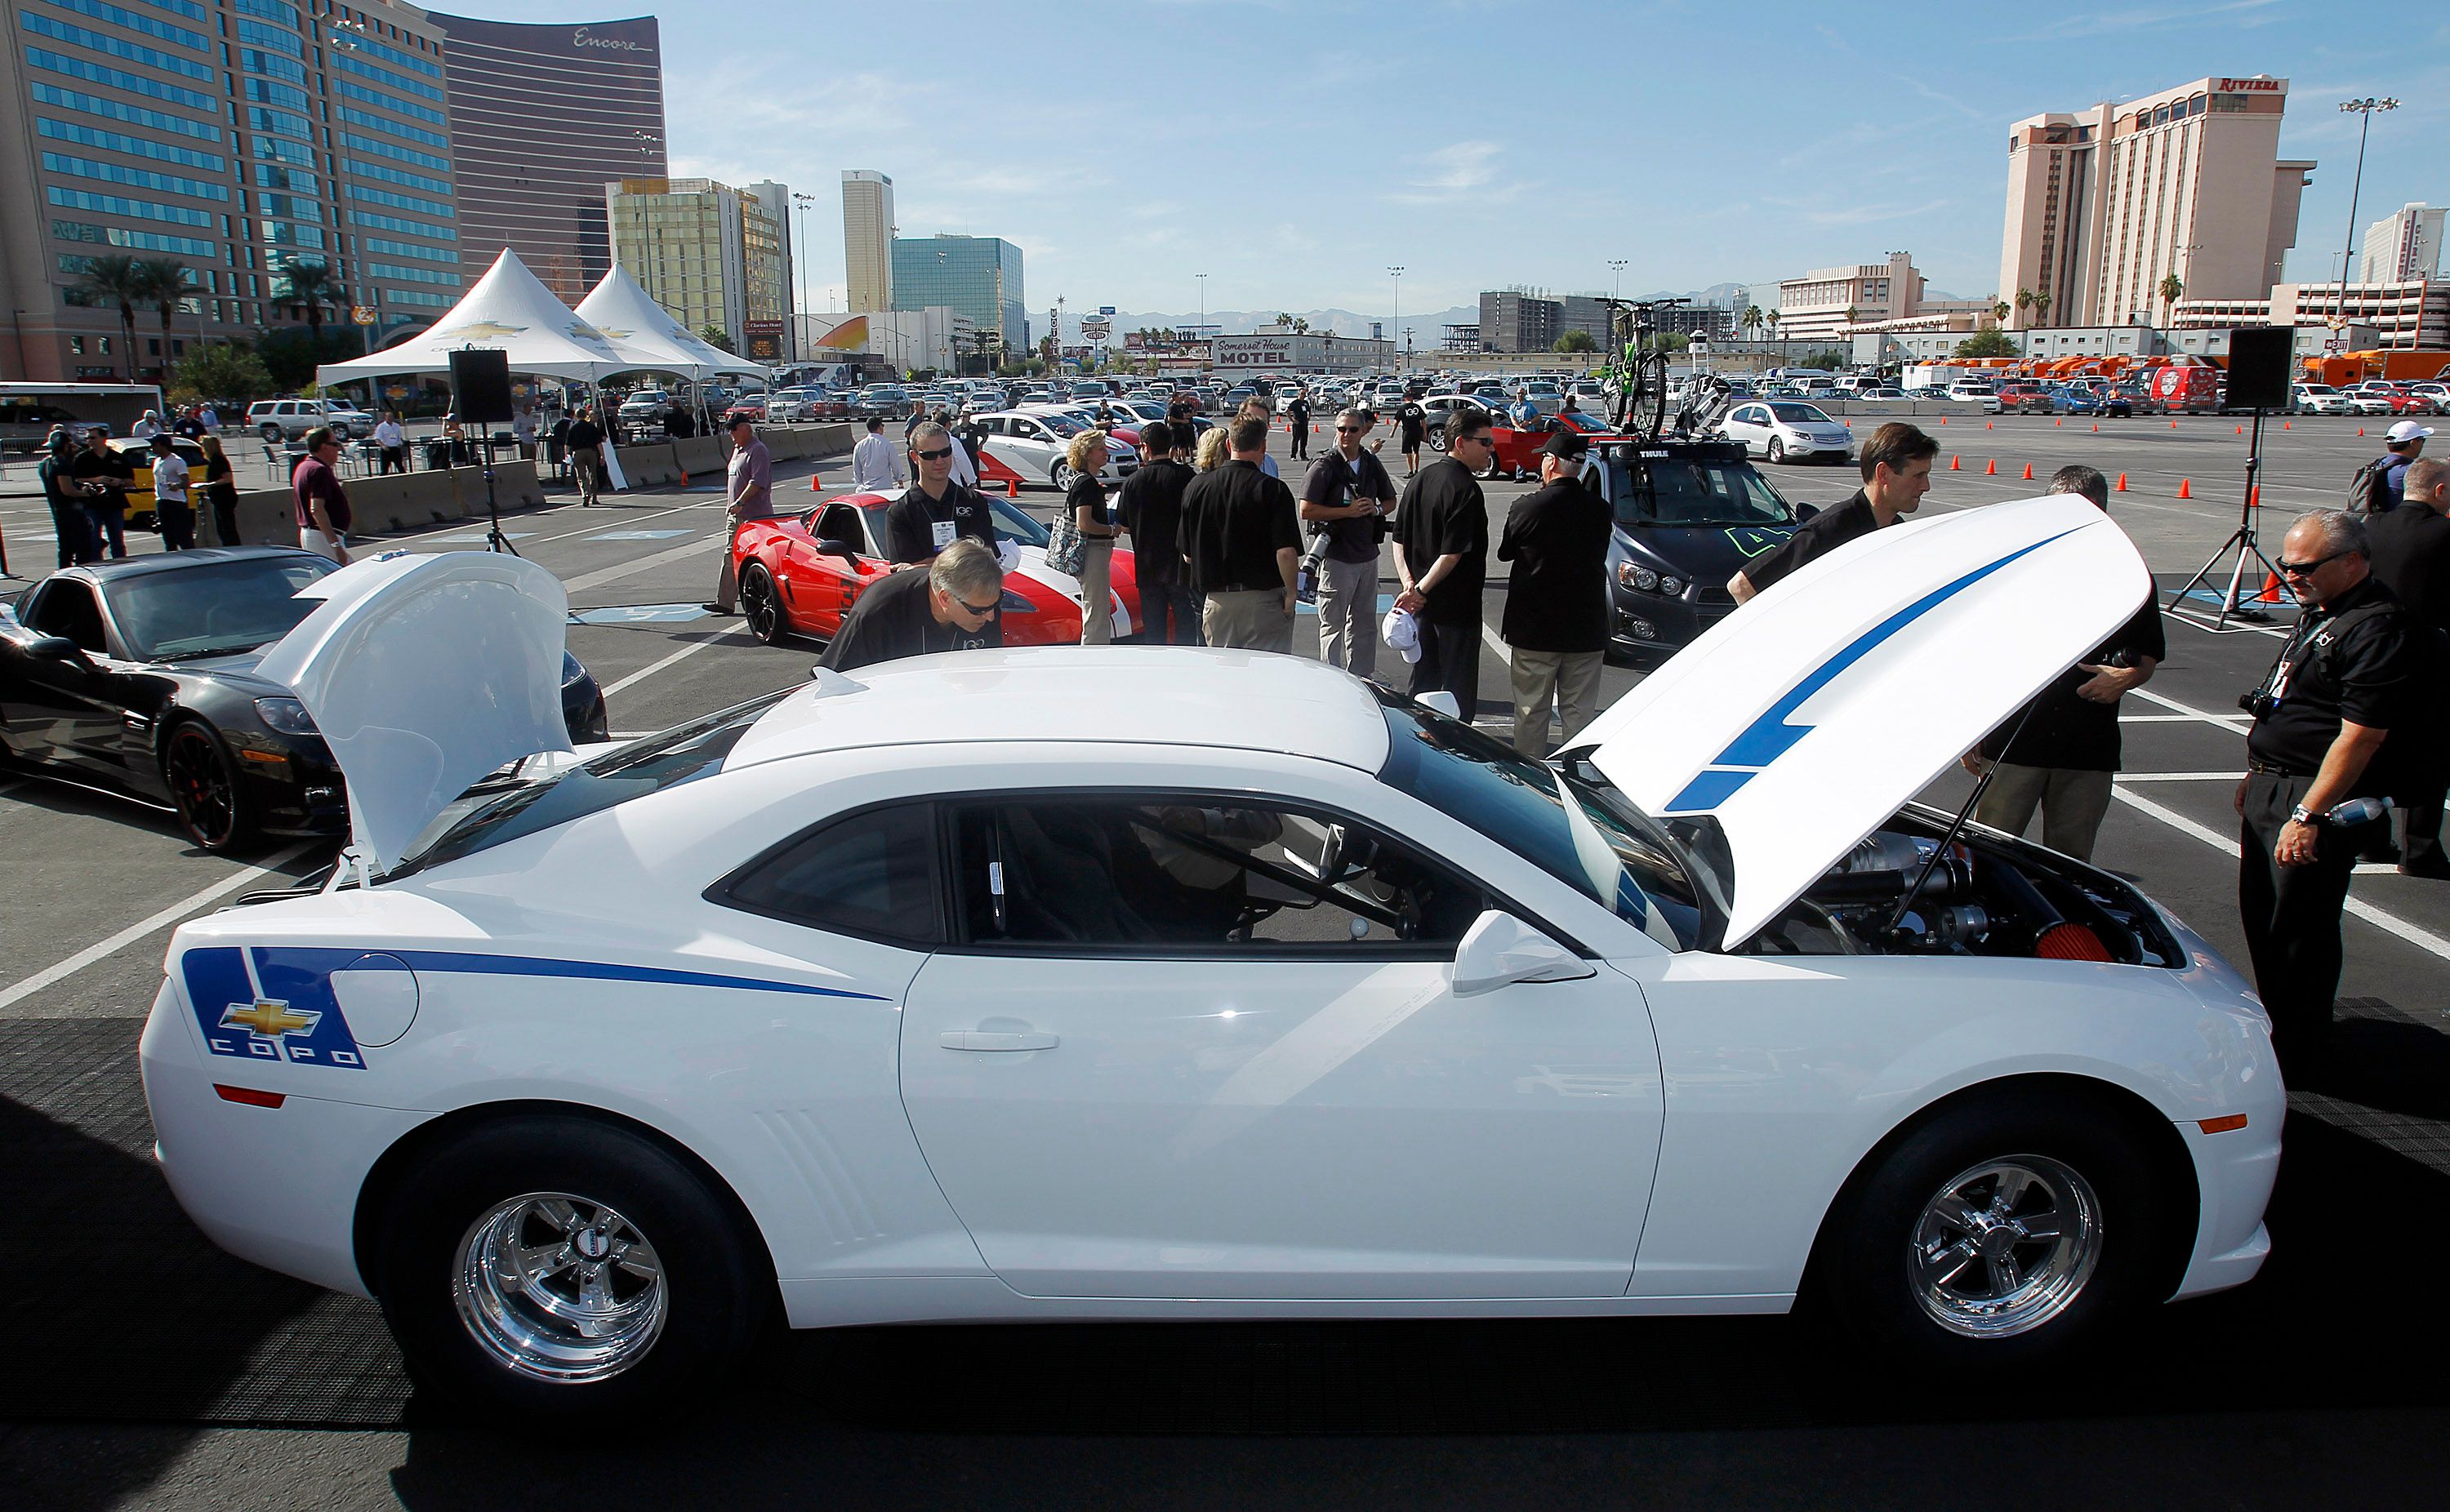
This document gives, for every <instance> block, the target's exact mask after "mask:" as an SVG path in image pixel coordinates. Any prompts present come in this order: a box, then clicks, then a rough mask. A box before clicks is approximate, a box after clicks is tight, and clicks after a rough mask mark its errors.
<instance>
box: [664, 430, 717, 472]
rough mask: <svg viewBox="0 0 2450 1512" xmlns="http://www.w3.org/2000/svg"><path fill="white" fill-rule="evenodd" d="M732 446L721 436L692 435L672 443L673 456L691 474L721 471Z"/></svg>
mask: <svg viewBox="0 0 2450 1512" xmlns="http://www.w3.org/2000/svg"><path fill="white" fill-rule="evenodd" d="M730 452H731V448H730V446H729V443H728V442H726V441H725V440H724V439H723V438H722V437H721V436H690V438H689V439H687V440H685V441H674V442H673V443H672V456H673V457H674V458H675V459H676V460H677V461H678V462H679V463H680V465H681V466H682V467H683V468H685V469H687V470H688V471H689V472H690V474H692V475H696V474H701V473H720V472H722V471H723V467H724V463H725V462H726V461H727V460H729V456H730Z"/></svg>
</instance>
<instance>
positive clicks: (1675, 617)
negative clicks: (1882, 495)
mask: <svg viewBox="0 0 2450 1512" xmlns="http://www.w3.org/2000/svg"><path fill="white" fill-rule="evenodd" d="M1590 456H1591V463H1590V466H1589V468H1588V469H1587V470H1586V471H1585V477H1586V478H1588V477H1591V476H1593V475H1594V474H1595V475H1596V481H1597V483H1598V487H1599V489H1600V493H1601V494H1602V496H1604V498H1606V499H1607V501H1608V504H1609V506H1610V508H1611V509H1612V510H1613V511H1614V513H1615V515H1616V533H1615V534H1614V535H1613V536H1611V537H1610V539H1609V541H1608V604H1609V614H1608V650H1609V652H1610V654H1612V655H1615V656H1618V657H1620V658H1622V659H1624V660H1627V661H1631V662H1632V663H1634V664H1635V665H1636V666H1643V667H1649V666H1655V665H1657V664H1658V663H1660V662H1662V661H1664V660H1666V659H1667V658H1668V657H1669V656H1671V655H1673V654H1675V653H1676V652H1677V651H1678V650H1681V649H1683V648H1684V647H1685V646H1686V645H1688V644H1690V643H1691V642H1692V641H1693V640H1694V639H1695V638H1696V637H1697V636H1699V635H1700V634H1701V632H1702V631H1703V630H1708V629H1709V628H1710V627H1711V626H1713V625H1715V624H1717V623H1718V622H1719V621H1721V619H1724V618H1726V616H1727V615H1728V614H1730V613H1731V612H1733V611H1734V610H1735V607H1736V601H1735V598H1734V596H1733V595H1732V594H1730V593H1729V592H1728V591H1727V579H1729V578H1731V577H1733V576H1735V575H1736V573H1738V572H1741V571H1742V570H1743V565H1744V563H1745V562H1747V561H1749V560H1751V559H1752V558H1754V557H1756V556H1759V555H1760V554H1761V553H1762V552H1769V551H1775V550H1776V549H1778V548H1779V546H1781V545H1784V544H1785V542H1786V538H1787V537H1788V536H1790V535H1792V534H1794V533H1795V528H1796V526H1798V525H1799V524H1801V523H1802V522H1803V521H1805V520H1807V519H1810V518H1811V517H1812V516H1813V514H1815V513H1817V512H1816V511H1814V510H1813V509H1812V508H1811V507H1810V506H1808V505H1807V506H1804V507H1802V508H1800V509H1799V508H1798V507H1797V506H1795V505H1793V504H1790V503H1788V502H1787V501H1786V499H1785V498H1784V497H1783V496H1782V495H1780V494H1779V492H1778V490H1776V489H1774V488H1772V487H1770V485H1769V480H1768V479H1767V478H1764V477H1763V476H1761V475H1760V471H1759V470H1758V469H1756V468H1755V467H1754V466H1753V464H1752V463H1751V462H1750V461H1749V460H1747V459H1746V457H1745V455H1744V448H1743V445H1742V443H1741V442H1738V441H1659V442H1654V443H1652V444H1650V445H1648V446H1642V445H1637V444H1635V443H1633V442H1629V441H1604V442H1599V443H1596V444H1594V445H1593V446H1592V448H1591V454H1590Z"/></svg>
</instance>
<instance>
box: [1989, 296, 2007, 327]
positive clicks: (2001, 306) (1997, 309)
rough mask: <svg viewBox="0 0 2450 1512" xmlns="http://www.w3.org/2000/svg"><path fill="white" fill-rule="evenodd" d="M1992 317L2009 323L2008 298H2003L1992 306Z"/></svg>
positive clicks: (2001, 322)
mask: <svg viewBox="0 0 2450 1512" xmlns="http://www.w3.org/2000/svg"><path fill="white" fill-rule="evenodd" d="M1991 319H1993V320H1996V321H1998V322H1999V323H2000V324H2001V325H2006V324H2007V323H2008V301H2007V300H2000V301H1999V302H1998V303H1996V304H1994V305H1993V306H1991Z"/></svg>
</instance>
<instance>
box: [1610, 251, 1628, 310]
mask: <svg viewBox="0 0 2450 1512" xmlns="http://www.w3.org/2000/svg"><path fill="white" fill-rule="evenodd" d="M1624 263H1625V260H1624V259H1623V258H1610V259H1608V271H1609V272H1611V273H1613V274H1615V275H1616V284H1615V286H1614V288H1613V289H1612V291H1611V292H1612V293H1614V295H1615V296H1616V298H1618V299H1620V300H1621V299H1624Z"/></svg>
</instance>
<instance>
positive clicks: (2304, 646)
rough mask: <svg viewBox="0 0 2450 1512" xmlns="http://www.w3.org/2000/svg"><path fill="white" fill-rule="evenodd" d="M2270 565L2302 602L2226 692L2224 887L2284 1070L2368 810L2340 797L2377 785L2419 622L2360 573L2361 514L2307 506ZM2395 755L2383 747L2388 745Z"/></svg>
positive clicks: (2334, 965)
mask: <svg viewBox="0 0 2450 1512" xmlns="http://www.w3.org/2000/svg"><path fill="white" fill-rule="evenodd" d="M2279 567H2280V572H2281V573H2282V575H2284V576H2285V577H2286V578H2287V579H2288V586H2289V588H2290V589H2291V590H2293V591H2295V593H2296V596H2297V601H2298V603H2299V604H2301V605H2303V606H2304V609H2303V611H2302V612H2301V614H2300V616H2299V619H2298V623H2297V630H2296V632H2295V633H2294V634H2292V635H2290V636H2289V637H2288V641H2287V643H2286V644H2285V646H2283V647H2282V648H2281V650H2280V655H2279V657H2278V658H2277V659H2276V660H2274V661H2273V663H2272V664H2271V670H2270V671H2268V672H2266V673H2265V674H2264V678H2263V681H2262V682H2261V683H2260V684H2259V685H2257V686H2256V687H2255V688H2254V690H2253V691H2251V692H2249V693H2246V695H2245V696H2243V697H2242V698H2240V699H2239V700H2238V705H2239V707H2240V708H2244V709H2245V710H2246V712H2247V713H2248V714H2251V715H2253V716H2254V727H2253V728H2252V729H2250V730H2248V731H2247V732H2246V776H2245V778H2244V779H2243V780H2242V781H2240V782H2239V784H2238V785H2237V797H2236V800H2235V802H2236V806H2237V812H2238V818H2239V820H2240V822H2241V824H2240V837H2239V843H2240V846H2241V850H2240V854H2239V857H2238V878H2237V896H2238V911H2239V913H2240V915H2241V917H2242V922H2243V923H2244V925H2245V929H2246V953H2247V955H2248V956H2250V957H2251V958H2252V960H2253V962H2254V982H2255V990H2256V991H2257V992H2258V993H2260V994H2261V996H2262V998H2263V1006H2264V1009H2265V1012H2267V1013H2269V1014H2270V1016H2271V1031H2272V1043H2273V1047H2274V1048H2275V1049H2277V1050H2278V1051H2279V1053H2280V1064H2281V1067H2282V1069H2283V1070H2285V1071H2286V1072H2287V1073H2288V1074H2289V1075H2290V1076H2299V1077H2302V1076H2305V1075H2307V1074H2309V1073H2312V1072H2316V1071H2319V1070H2320V1069H2321V1067H2322V1063H2323V1060H2324V1056H2325V1054H2326V1052H2327V1051H2328V1048H2329V1043H2330V1032H2331V999H2332V998H2333V997H2334V995H2336V994H2337V993H2338V991H2339V986H2340V964H2341V945H2340V912H2341V909H2342V907H2343V905H2344V904H2345V902H2346V901H2347V896H2348V878H2349V875H2350V873H2351V872H2353V871H2354V869H2355V867H2356V862H2357V852H2358V850H2359V849H2360V848H2361V847H2362V846H2363V844H2364V843H2365V841H2366V839H2367V838H2368V837H2369V836H2370V835H2371V834H2372V833H2373V830H2372V827H2371V826H2372V824H2374V820H2373V819H2372V818H2367V819H2365V820H2364V821H2363V823H2343V822H2342V821H2341V819H2340V818H2339V817H2338V816H2335V814H2334V812H2333V811H2334V810H2335V809H2336V808H2337V807H2338V806H2339V805H2340V804H2344V803H2346V802H2347V801H2348V800H2350V799H2354V798H2363V797H2383V796H2387V795H2389V794H2390V792H2391V786H2392V781H2393V778H2392V773H2391V770H2390V768H2391V766H2394V765H2395V763H2390V762H2381V763H2378V762H2377V761H2376V758H2377V756H2380V755H2381V754H2382V752H2383V751H2384V748H2385V745H2384V743H2385V742H2386V741H2388V740H2389V737H2390V733H2391V731H2392V730H2393V729H2395V728H2401V727H2405V726H2408V725H2410V724H2412V722H2413V718H2414V716H2415V715H2416V713H2417V712H2418V711H2419V709H2420V708H2421V703H2420V700H2421V697H2422V696H2423V695H2424V691H2425V689H2424V688H2423V686H2422V685H2423V683H2424V681H2425V680H2426V678H2427V677H2428V676H2429V675H2430V673H2431V668H2430V665H2429V662H2430V658H2429V657H2428V656H2427V655H2426V653H2425V647H2424V644H2423V643H2422V641H2421V639H2420V638H2419V636H2420V634H2421V633H2425V632H2423V631H2422V630H2421V627H2419V626H2418V625H2417V624H2416V622H2415V621H2414V619H2413V618H2412V617H2411V616H2410V615H2409V614H2408V613H2407V611H2406V610H2405V608H2404V607H2403V606H2401V603H2400V601H2399V600H2398V599H2397V598H2396V597H2395V596H2393V595H2392V593H2391V591H2390V590H2388V589H2386V588H2384V587H2382V583H2381V581H2380V580H2379V579H2377V578H2375V576H2374V575H2373V569H2372V566H2371V562H2370V559H2369V554H2368V549H2367V547H2366V544H2365V528H2364V523H2363V521H2362V520H2360V519H2358V518H2357V517H2356V516H2355V515H2353V514H2347V513H2346V512H2345V511H2343V510H2317V511H2316V512H2314V513H2313V514H2306V515H2304V516H2302V517H2301V518H2300V519H2299V520H2298V521H2297V523H2296V524H2294V525H2292V526H2290V527H2289V528H2288V534H2287V536H2286V537H2285V540H2284V541H2283V543H2282V545H2281V550H2280V562H2279ZM2394 754H2396V753H2394Z"/></svg>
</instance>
